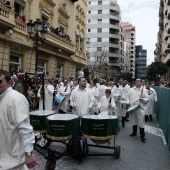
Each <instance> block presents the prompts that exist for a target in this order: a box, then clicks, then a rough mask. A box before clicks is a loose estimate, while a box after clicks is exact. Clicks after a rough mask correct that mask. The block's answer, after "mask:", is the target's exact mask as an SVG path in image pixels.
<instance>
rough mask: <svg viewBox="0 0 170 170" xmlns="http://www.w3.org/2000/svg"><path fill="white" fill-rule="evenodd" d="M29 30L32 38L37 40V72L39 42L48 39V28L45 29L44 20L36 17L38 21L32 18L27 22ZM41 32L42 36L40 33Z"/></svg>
mask: <svg viewBox="0 0 170 170" xmlns="http://www.w3.org/2000/svg"><path fill="white" fill-rule="evenodd" d="M27 31H28V34H29V35H30V37H31V38H34V40H35V49H36V51H35V52H36V58H35V73H37V65H38V43H39V41H40V42H44V40H45V39H46V34H47V30H46V29H43V26H42V22H41V20H40V19H36V21H34V22H33V21H32V20H30V21H29V22H28V23H27ZM39 33H41V36H40V35H39Z"/></svg>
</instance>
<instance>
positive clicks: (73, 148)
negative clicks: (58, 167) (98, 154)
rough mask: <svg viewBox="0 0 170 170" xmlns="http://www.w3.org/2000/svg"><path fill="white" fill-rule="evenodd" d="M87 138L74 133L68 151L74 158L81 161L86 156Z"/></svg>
mask: <svg viewBox="0 0 170 170" xmlns="http://www.w3.org/2000/svg"><path fill="white" fill-rule="evenodd" d="M86 141H87V139H86V138H84V137H83V136H80V135H78V134H76V135H74V136H73V137H72V138H71V139H70V140H69V142H68V144H67V153H68V154H69V155H71V156H72V157H73V158H74V159H76V160H78V161H79V163H81V161H82V158H83V156H85V145H86V143H87V142H86Z"/></svg>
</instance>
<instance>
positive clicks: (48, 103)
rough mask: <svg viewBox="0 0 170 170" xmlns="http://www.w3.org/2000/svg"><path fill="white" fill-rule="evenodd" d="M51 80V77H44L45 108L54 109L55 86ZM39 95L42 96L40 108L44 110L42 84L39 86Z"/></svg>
mask: <svg viewBox="0 0 170 170" xmlns="http://www.w3.org/2000/svg"><path fill="white" fill-rule="evenodd" d="M50 81H51V80H50V79H48V80H47V79H44V93H45V94H44V101H45V110H52V103H53V93H54V86H53V85H51V84H50ZM37 96H38V97H39V98H40V101H39V110H43V99H42V86H41V87H40V88H39V90H38V94H37Z"/></svg>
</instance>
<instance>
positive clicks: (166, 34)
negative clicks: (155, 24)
mask: <svg viewBox="0 0 170 170" xmlns="http://www.w3.org/2000/svg"><path fill="white" fill-rule="evenodd" d="M169 37H170V34H168V32H167V31H166V32H165V36H164V40H166V41H167V39H168V38H169Z"/></svg>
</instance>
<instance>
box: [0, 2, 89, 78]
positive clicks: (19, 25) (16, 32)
mask: <svg viewBox="0 0 170 170" xmlns="http://www.w3.org/2000/svg"><path fill="white" fill-rule="evenodd" d="M86 11H87V0H79V1H78V0H62V1H56V0H36V1H35V0H20V1H19V0H11V1H10V7H9V6H7V5H6V4H0V25H1V27H0V67H1V68H2V69H5V70H9V71H10V72H13V71H18V70H19V69H21V68H22V69H23V71H24V72H33V73H34V72H35V62H36V51H35V40H34V39H33V38H30V36H29V34H28V32H27V25H26V23H28V22H29V21H30V20H33V21H35V20H36V19H37V18H39V19H41V21H42V22H43V23H44V26H46V29H47V35H46V40H45V41H44V42H43V43H42V42H39V43H38V63H37V67H38V68H37V70H38V71H43V72H45V73H46V72H48V73H49V76H50V77H53V76H55V75H59V76H61V77H66V76H69V77H76V73H77V72H78V71H79V70H83V69H84V67H85V65H86V39H85V38H86V21H87V19H86ZM56 28H57V29H56ZM57 30H59V31H57Z"/></svg>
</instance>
